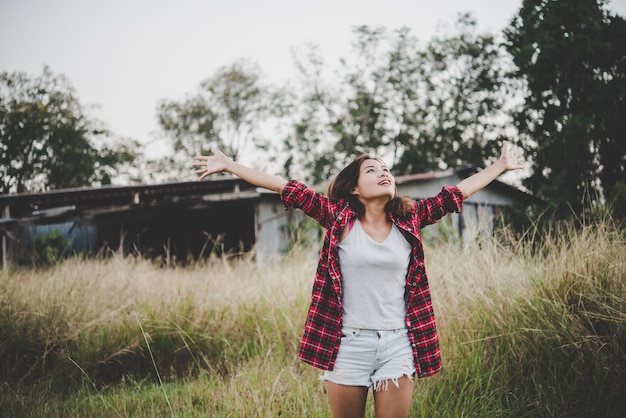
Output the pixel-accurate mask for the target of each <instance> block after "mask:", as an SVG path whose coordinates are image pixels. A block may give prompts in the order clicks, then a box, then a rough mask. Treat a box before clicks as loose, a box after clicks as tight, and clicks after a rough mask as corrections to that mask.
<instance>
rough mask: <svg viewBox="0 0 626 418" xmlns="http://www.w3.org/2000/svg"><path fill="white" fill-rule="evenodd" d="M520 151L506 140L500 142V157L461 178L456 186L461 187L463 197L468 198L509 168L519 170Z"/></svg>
mask: <svg viewBox="0 0 626 418" xmlns="http://www.w3.org/2000/svg"><path fill="white" fill-rule="evenodd" d="M521 159H522V151H521V150H520V149H519V148H515V147H513V146H512V145H510V144H509V143H508V142H504V143H503V144H502V153H501V154H500V158H499V159H498V161H496V162H495V163H493V164H491V165H490V166H489V167H487V168H485V169H484V170H483V171H479V172H478V173H476V174H474V175H472V176H470V177H468V178H466V179H464V180H462V181H461V182H460V183H459V184H457V187H458V188H459V189H461V192H462V193H463V198H465V199H466V198H468V197H470V196H471V195H473V194H474V193H476V192H477V191H479V190H482V189H483V188H485V186H487V185H488V184H489V183H491V182H492V181H494V180H495V179H496V178H497V177H498V176H499V175H500V174H502V173H504V172H505V171H509V170H519V169H520V168H522V165H521Z"/></svg>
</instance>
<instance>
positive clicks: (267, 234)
mask: <svg viewBox="0 0 626 418" xmlns="http://www.w3.org/2000/svg"><path fill="white" fill-rule="evenodd" d="M470 173H471V170H469V171H468V170H461V171H447V172H438V173H427V174H418V175H407V176H399V177H397V178H396V180H397V185H398V191H399V193H400V194H401V195H406V196H410V197H412V198H415V199H419V198H424V197H427V196H431V195H433V194H435V193H437V192H439V190H441V187H442V186H443V185H445V184H456V183H458V182H459V181H460V180H461V179H462V178H464V177H465V176H467V175H468V174H470ZM534 203H537V199H534V198H533V197H532V196H530V195H528V194H526V193H524V192H522V191H520V190H518V189H516V188H515V187H512V186H509V185H506V184H504V183H501V182H499V181H494V182H493V183H492V184H491V185H489V186H488V187H487V188H486V189H484V190H482V191H481V192H479V193H477V194H475V195H474V196H472V197H471V198H470V199H468V200H467V201H466V203H465V207H464V209H463V212H462V213H461V214H459V215H456V214H455V215H453V216H451V217H450V220H447V222H448V223H449V225H450V227H451V229H452V231H454V233H455V234H460V236H461V237H463V239H464V240H471V239H473V238H474V237H475V236H476V235H477V234H479V233H480V232H483V233H487V234H490V233H491V230H492V228H493V218H494V216H496V215H497V214H498V213H499V211H500V210H501V208H503V207H506V206H515V205H518V206H527V205H530V204H534ZM0 208H2V217H1V218H0V232H1V234H2V237H1V238H2V239H1V245H2V262H3V265H7V263H8V262H10V260H12V259H16V258H18V257H22V258H24V257H28V252H29V248H30V246H31V245H32V243H33V241H34V239H35V237H37V236H41V235H45V234H47V233H49V232H51V231H53V230H56V231H59V232H60V233H61V234H62V235H63V237H64V238H65V240H66V241H67V242H68V243H69V244H70V245H69V248H68V250H74V251H82V252H87V253H97V252H99V251H102V250H103V249H107V250H109V251H116V252H122V253H126V254H127V253H140V254H142V255H145V256H148V257H163V258H164V259H165V260H166V261H167V262H170V261H176V262H184V261H185V260H188V259H197V258H198V257H203V256H206V255H207V254H208V253H210V252H212V251H220V252H221V251H225V252H248V251H250V250H251V249H253V248H254V249H255V250H256V254H257V257H258V259H259V260H266V259H269V258H271V257H273V256H276V255H279V254H281V252H283V251H284V250H285V249H286V248H287V247H288V245H289V240H290V233H289V230H290V228H289V226H294V225H297V224H298V223H299V222H300V221H301V220H302V219H303V218H304V216H303V214H302V213H301V212H300V211H285V210H284V209H283V207H282V203H281V201H280V198H279V196H278V194H276V193H273V192H269V191H264V190H261V189H258V188H255V187H254V186H252V185H251V184H249V183H247V182H245V181H243V180H241V179H237V178H230V177H228V178H227V177H224V178H217V179H212V180H208V181H203V182H198V181H196V182H183V183H170V184H159V185H143V186H122V187H98V188H78V189H66V190H53V191H48V192H42V193H21V194H12V195H1V196H0Z"/></svg>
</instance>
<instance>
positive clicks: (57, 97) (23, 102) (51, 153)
mask: <svg viewBox="0 0 626 418" xmlns="http://www.w3.org/2000/svg"><path fill="white" fill-rule="evenodd" d="M107 135H108V133H107V132H106V131H105V130H104V129H101V128H100V127H98V126H97V124H96V123H95V122H94V121H91V120H89V119H88V118H87V117H86V116H85V114H84V111H83V108H82V106H81V105H80V103H79V101H78V99H77V98H76V95H75V92H74V90H73V88H72V86H71V85H70V83H69V81H68V80H67V78H66V77H64V76H62V75H55V74H53V73H52V72H51V71H50V70H49V69H48V68H47V67H46V68H44V70H43V74H42V75H41V76H36V77H31V76H29V75H27V74H25V73H7V72H3V73H0V178H1V180H0V193H15V192H25V191H42V190H49V189H59V188H67V187H79V186H87V185H91V184H94V183H98V184H107V183H110V181H111V177H112V176H113V175H115V174H116V166H117V165H119V164H123V163H127V162H130V161H132V160H133V158H134V156H135V154H134V146H136V145H133V142H132V141H125V143H124V144H121V145H117V146H115V145H113V146H110V145H109V146H105V145H103V140H102V139H100V138H101V137H105V138H106V136H107ZM107 139H108V140H109V142H110V138H107Z"/></svg>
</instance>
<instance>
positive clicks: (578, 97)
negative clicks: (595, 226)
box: [505, 0, 626, 214]
mask: <svg viewBox="0 0 626 418" xmlns="http://www.w3.org/2000/svg"><path fill="white" fill-rule="evenodd" d="M505 35H506V38H507V48H508V51H509V52H510V53H511V55H512V57H513V60H514V62H515V64H516V66H517V68H518V70H517V76H519V77H520V78H523V79H524V80H525V82H526V83H527V86H528V89H527V90H526V97H525V102H524V105H523V106H522V109H521V110H520V111H519V112H518V113H517V115H516V120H517V123H518V126H519V130H520V135H521V138H522V141H523V144H524V145H525V148H526V150H527V151H528V152H529V154H530V156H531V158H532V161H533V167H532V175H531V176H530V177H529V178H528V179H527V180H526V184H527V186H528V187H529V188H530V189H531V190H532V191H534V192H536V193H537V194H539V195H541V196H543V197H544V198H546V199H547V200H548V201H549V202H551V204H552V206H553V207H554V208H555V209H556V210H557V212H559V213H561V214H565V213H568V212H570V211H572V210H573V211H574V213H580V211H581V210H582V208H583V206H584V204H583V202H585V201H586V200H588V199H590V200H591V201H592V202H593V201H597V200H599V199H601V198H602V197H603V196H606V195H607V194H608V195H610V194H611V191H612V190H616V187H617V186H618V185H619V183H620V182H623V181H624V179H625V178H626V138H625V136H626V118H625V117H624V115H626V43H625V42H624V39H626V21H625V20H624V18H623V17H620V16H615V15H612V14H611V13H609V12H608V11H607V9H606V8H605V2H604V1H602V0H579V1H574V2H572V1H568V0H524V2H523V4H522V7H521V9H520V10H519V13H518V15H517V16H516V17H515V18H514V19H513V21H512V23H511V25H510V27H509V28H508V29H507V30H506V31H505Z"/></svg>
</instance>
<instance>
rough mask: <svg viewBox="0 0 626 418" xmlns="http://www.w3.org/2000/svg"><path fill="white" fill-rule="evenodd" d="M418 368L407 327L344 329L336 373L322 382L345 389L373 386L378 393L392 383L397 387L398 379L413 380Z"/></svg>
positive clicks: (324, 378)
mask: <svg viewBox="0 0 626 418" xmlns="http://www.w3.org/2000/svg"><path fill="white" fill-rule="evenodd" d="M414 374H415V366H414V365H413V352H412V350H411V343H410V342H409V337H408V333H407V330H406V328H401V329H396V330H385V331H377V330H369V329H360V328H349V327H343V330H342V335H341V344H340V345H339V353H338V354H337V360H336V362H335V368H334V370H333V371H326V372H324V374H323V375H322V376H321V377H320V380H328V381H329V382H333V383H337V384H340V385H346V386H365V387H368V388H369V387H370V386H373V387H374V390H375V391H378V390H387V388H388V384H389V382H390V381H391V382H393V384H395V385H396V387H397V386H398V379H400V378H401V377H403V376H408V377H409V378H410V379H413V376H414Z"/></svg>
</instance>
